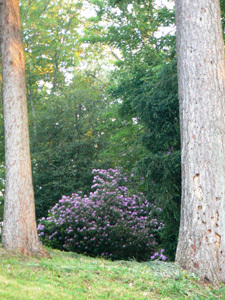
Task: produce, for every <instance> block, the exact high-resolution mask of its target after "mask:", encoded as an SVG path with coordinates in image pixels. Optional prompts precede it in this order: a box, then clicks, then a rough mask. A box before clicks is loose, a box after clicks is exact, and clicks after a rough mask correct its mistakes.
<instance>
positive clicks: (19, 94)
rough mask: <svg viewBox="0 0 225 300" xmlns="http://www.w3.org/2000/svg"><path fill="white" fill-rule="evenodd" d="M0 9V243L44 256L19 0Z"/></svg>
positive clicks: (11, 0) (9, 2) (3, 2)
mask: <svg viewBox="0 0 225 300" xmlns="http://www.w3.org/2000/svg"><path fill="white" fill-rule="evenodd" d="M0 9H1V10H0V20H1V28H0V29H1V55H2V69H3V101H4V126H5V158H6V191H5V201H4V219H3V224H4V225H3V235H2V245H3V247H4V248H5V249H7V250H13V251H16V252H21V253H24V254H26V255H39V256H46V255H47V253H46V251H45V250H44V248H43V247H42V246H41V244H40V242H39V239H38V235H37V229H36V220H35V207H34V193H33V185H32V174H31V161H30V148H29V133H28V117H27V101H26V84H25V63H24V52H23V44H22V35H21V24H20V15H19V1H18V0H3V1H2V4H1V6H0Z"/></svg>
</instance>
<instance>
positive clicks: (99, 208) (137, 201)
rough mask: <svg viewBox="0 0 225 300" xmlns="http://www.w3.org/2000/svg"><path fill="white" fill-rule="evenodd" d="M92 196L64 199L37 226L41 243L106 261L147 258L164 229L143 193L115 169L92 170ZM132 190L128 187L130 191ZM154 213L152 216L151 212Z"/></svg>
mask: <svg viewBox="0 0 225 300" xmlns="http://www.w3.org/2000/svg"><path fill="white" fill-rule="evenodd" d="M93 175H94V179H93V185H92V190H93V191H92V192H91V193H90V194H89V196H86V195H83V193H82V192H81V191H79V192H77V193H75V194H72V195H71V196H63V197H62V199H61V200H59V202H58V203H57V204H56V205H55V206H54V207H53V208H52V209H51V210H50V211H49V216H48V217H47V218H42V219H41V220H40V222H39V225H38V233H39V236H40V239H41V240H42V242H43V243H44V244H45V245H48V246H50V247H53V248H58V249H61V250H63V249H64V250H70V251H74V252H78V253H84V254H87V255H91V256H103V257H107V258H111V259H128V258H135V259H137V260H149V259H150V256H151V255H152V254H153V253H154V252H155V250H156V249H157V237H158V232H159V230H160V229H161V228H162V227H163V224H162V223H160V222H159V221H158V219H157V217H156V214H155V212H156V211H157V209H156V208H155V205H154V204H149V202H148V201H147V199H146V198H145V196H144V195H143V193H140V192H137V193H135V194H132V195H130V194H129V189H128V187H127V186H126V183H127V181H128V180H132V177H130V179H129V178H127V177H124V176H122V175H121V172H120V170H118V169H109V170H95V169H94V170H93ZM132 190H133V189H132ZM153 211H154V213H153Z"/></svg>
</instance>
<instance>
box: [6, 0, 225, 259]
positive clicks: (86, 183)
mask: <svg viewBox="0 0 225 300" xmlns="http://www.w3.org/2000/svg"><path fill="white" fill-rule="evenodd" d="M86 4H87V5H86ZM163 4H164V6H162V5H161V4H160V5H159V2H158V1H139V0H135V1H134V0H126V1H113V0H108V1H106V0H101V1H95V0H92V1H88V2H85V1H82V3H81V2H79V1H76V2H74V1H73V3H70V1H63V2H62V1H54V2H51V3H50V2H48V1H47V2H45V3H42V2H40V1H36V0H35V1H32V2H30V1H26V0H24V1H22V3H21V6H20V8H21V14H22V19H23V21H22V25H23V40H24V47H25V58H26V79H27V97H28V104H29V126H30V138H31V155H32V168H33V181H34V191H35V199H36V212H37V216H38V218H39V217H43V216H47V213H48V209H49V208H50V207H52V206H53V205H54V204H55V203H56V202H57V201H58V200H59V199H60V198H61V196H62V195H63V194H66V195H69V194H71V193H72V192H75V191H78V190H83V191H84V192H86V193H88V192H89V189H90V183H91V181H92V174H91V170H92V169H93V168H104V169H108V168H110V167H115V166H117V167H122V168H123V172H126V173H130V174H134V176H135V181H136V185H135V189H139V190H141V191H142V192H144V194H145V195H146V196H147V198H148V201H149V202H150V203H152V202H154V201H157V203H158V204H157V205H158V206H160V207H161V208H162V214H163V219H164V223H165V227H164V230H163V231H162V232H161V245H162V247H163V248H165V249H166V251H167V255H168V257H169V258H170V259H174V255H175V249H176V242H177V236H178V227H179V214H180V193H181V187H180V183H181V178H180V177H181V176H180V138H179V113H178V95H177V72H176V50H175V32H174V26H175V25H174V8H173V4H172V2H171V1H165V2H163ZM85 7H89V9H90V8H91V11H92V16H91V17H90V14H88V13H87V11H86V10H85V9H86V8H85ZM224 7H225V6H224V0H221V9H222V22H223V26H224ZM1 120H2V119H0V125H2V122H1ZM2 127H3V126H1V130H2ZM1 132H2V131H1ZM0 136H1V135H0ZM3 144H4V143H3V139H2V138H1V140H0V147H1V145H3ZM1 152H2V153H3V151H1ZM1 161H2V165H3V168H2V170H3V173H4V155H2V160H1ZM0 208H1V204H0ZM0 216H1V209H0Z"/></svg>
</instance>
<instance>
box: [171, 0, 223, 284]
mask: <svg viewBox="0 0 225 300" xmlns="http://www.w3.org/2000/svg"><path fill="white" fill-rule="evenodd" d="M176 24H177V56H178V83H179V97H180V120H181V148H182V207H181V223H180V232H179V241H178V247H177V253H176V260H177V261H178V262H179V263H180V264H181V266H182V267H183V268H186V269H188V270H191V271H194V272H196V273H198V275H199V276H200V277H202V278H206V279H209V280H210V281H212V282H215V281H218V280H221V281H223V282H225V239H224V237H225V236H224V232H225V222H224V220H225V215H224V214H225V210H224V208H225V134H224V128H225V119H224V114H225V107H224V103H225V72H224V67H225V66H224V45H223V38H222V27H221V14H220V4H219V0H215V1H211V0H198V1H191V0H176Z"/></svg>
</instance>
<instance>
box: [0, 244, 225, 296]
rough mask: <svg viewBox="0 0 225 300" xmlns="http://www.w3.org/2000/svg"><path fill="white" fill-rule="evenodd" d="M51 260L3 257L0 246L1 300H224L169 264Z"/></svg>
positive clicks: (68, 255) (223, 292) (222, 291)
mask: <svg viewBox="0 0 225 300" xmlns="http://www.w3.org/2000/svg"><path fill="white" fill-rule="evenodd" d="M49 252H50V254H51V256H52V258H51V259H37V258H28V257H24V256H22V255H15V254H12V253H8V252H6V251H5V250H4V249H3V248H2V247H1V245H0V263H1V265H0V299H1V300H8V299H15V300H28V299H29V300H30V299H38V300H44V299H53V300H55V299H56V300H57V299H60V300H61V299H66V300H69V299H78V300H80V299H81V300H82V299H90V300H92V299H110V300H111V299H115V300H119V299H122V300H127V299H129V300H132V299H138V300H142V299H146V300H150V299H153V300H158V299H165V300H166V299H176V300H178V299H204V300H210V299H223V300H224V299H225V286H223V285H221V286H213V285H210V284H209V283H208V282H204V281H200V280H199V279H198V278H197V277H196V276H195V275H193V274H188V273H186V272H185V271H181V270H180V269H179V267H178V266H177V265H176V264H174V263H165V262H148V263H137V262H135V261H114V262H111V261H108V260H104V259H101V258H90V257H86V256H83V255H78V254H76V253H72V252H60V251H56V250H49Z"/></svg>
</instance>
